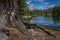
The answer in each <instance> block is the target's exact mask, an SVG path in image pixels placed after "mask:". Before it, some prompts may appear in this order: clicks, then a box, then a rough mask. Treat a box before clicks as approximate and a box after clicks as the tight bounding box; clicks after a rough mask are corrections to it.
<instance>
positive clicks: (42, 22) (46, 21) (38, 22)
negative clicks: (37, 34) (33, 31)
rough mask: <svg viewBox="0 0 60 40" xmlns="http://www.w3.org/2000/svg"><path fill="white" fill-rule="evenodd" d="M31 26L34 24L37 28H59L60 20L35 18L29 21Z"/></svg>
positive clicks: (49, 17) (48, 17)
mask: <svg viewBox="0 0 60 40" xmlns="http://www.w3.org/2000/svg"><path fill="white" fill-rule="evenodd" d="M30 23H31V24H36V25H39V26H48V27H51V28H60V20H59V21H58V20H56V21H54V20H53V18H52V17H51V16H47V17H45V16H35V17H33V18H32V19H31V20H30Z"/></svg>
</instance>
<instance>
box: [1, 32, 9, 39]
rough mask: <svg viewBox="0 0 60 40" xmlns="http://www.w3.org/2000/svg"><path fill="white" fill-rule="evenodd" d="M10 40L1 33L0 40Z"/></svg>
mask: <svg viewBox="0 0 60 40" xmlns="http://www.w3.org/2000/svg"><path fill="white" fill-rule="evenodd" d="M8 39H9V38H8V36H7V35H6V34H4V33H1V32H0V40H8Z"/></svg>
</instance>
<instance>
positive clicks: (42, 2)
mask: <svg viewBox="0 0 60 40" xmlns="http://www.w3.org/2000/svg"><path fill="white" fill-rule="evenodd" d="M26 3H27V5H28V7H29V9H31V10H33V9H38V10H43V9H48V8H52V7H54V6H58V5H60V0H26Z"/></svg>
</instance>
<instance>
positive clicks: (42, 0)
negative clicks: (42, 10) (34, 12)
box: [34, 0, 44, 2]
mask: <svg viewBox="0 0 60 40" xmlns="http://www.w3.org/2000/svg"><path fill="white" fill-rule="evenodd" d="M34 1H40V2H44V0H34Z"/></svg>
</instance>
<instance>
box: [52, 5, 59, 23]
mask: <svg viewBox="0 0 60 40" xmlns="http://www.w3.org/2000/svg"><path fill="white" fill-rule="evenodd" d="M52 17H53V21H54V22H55V23H58V22H59V21H60V6H56V7H54V8H53V10H52Z"/></svg>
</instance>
